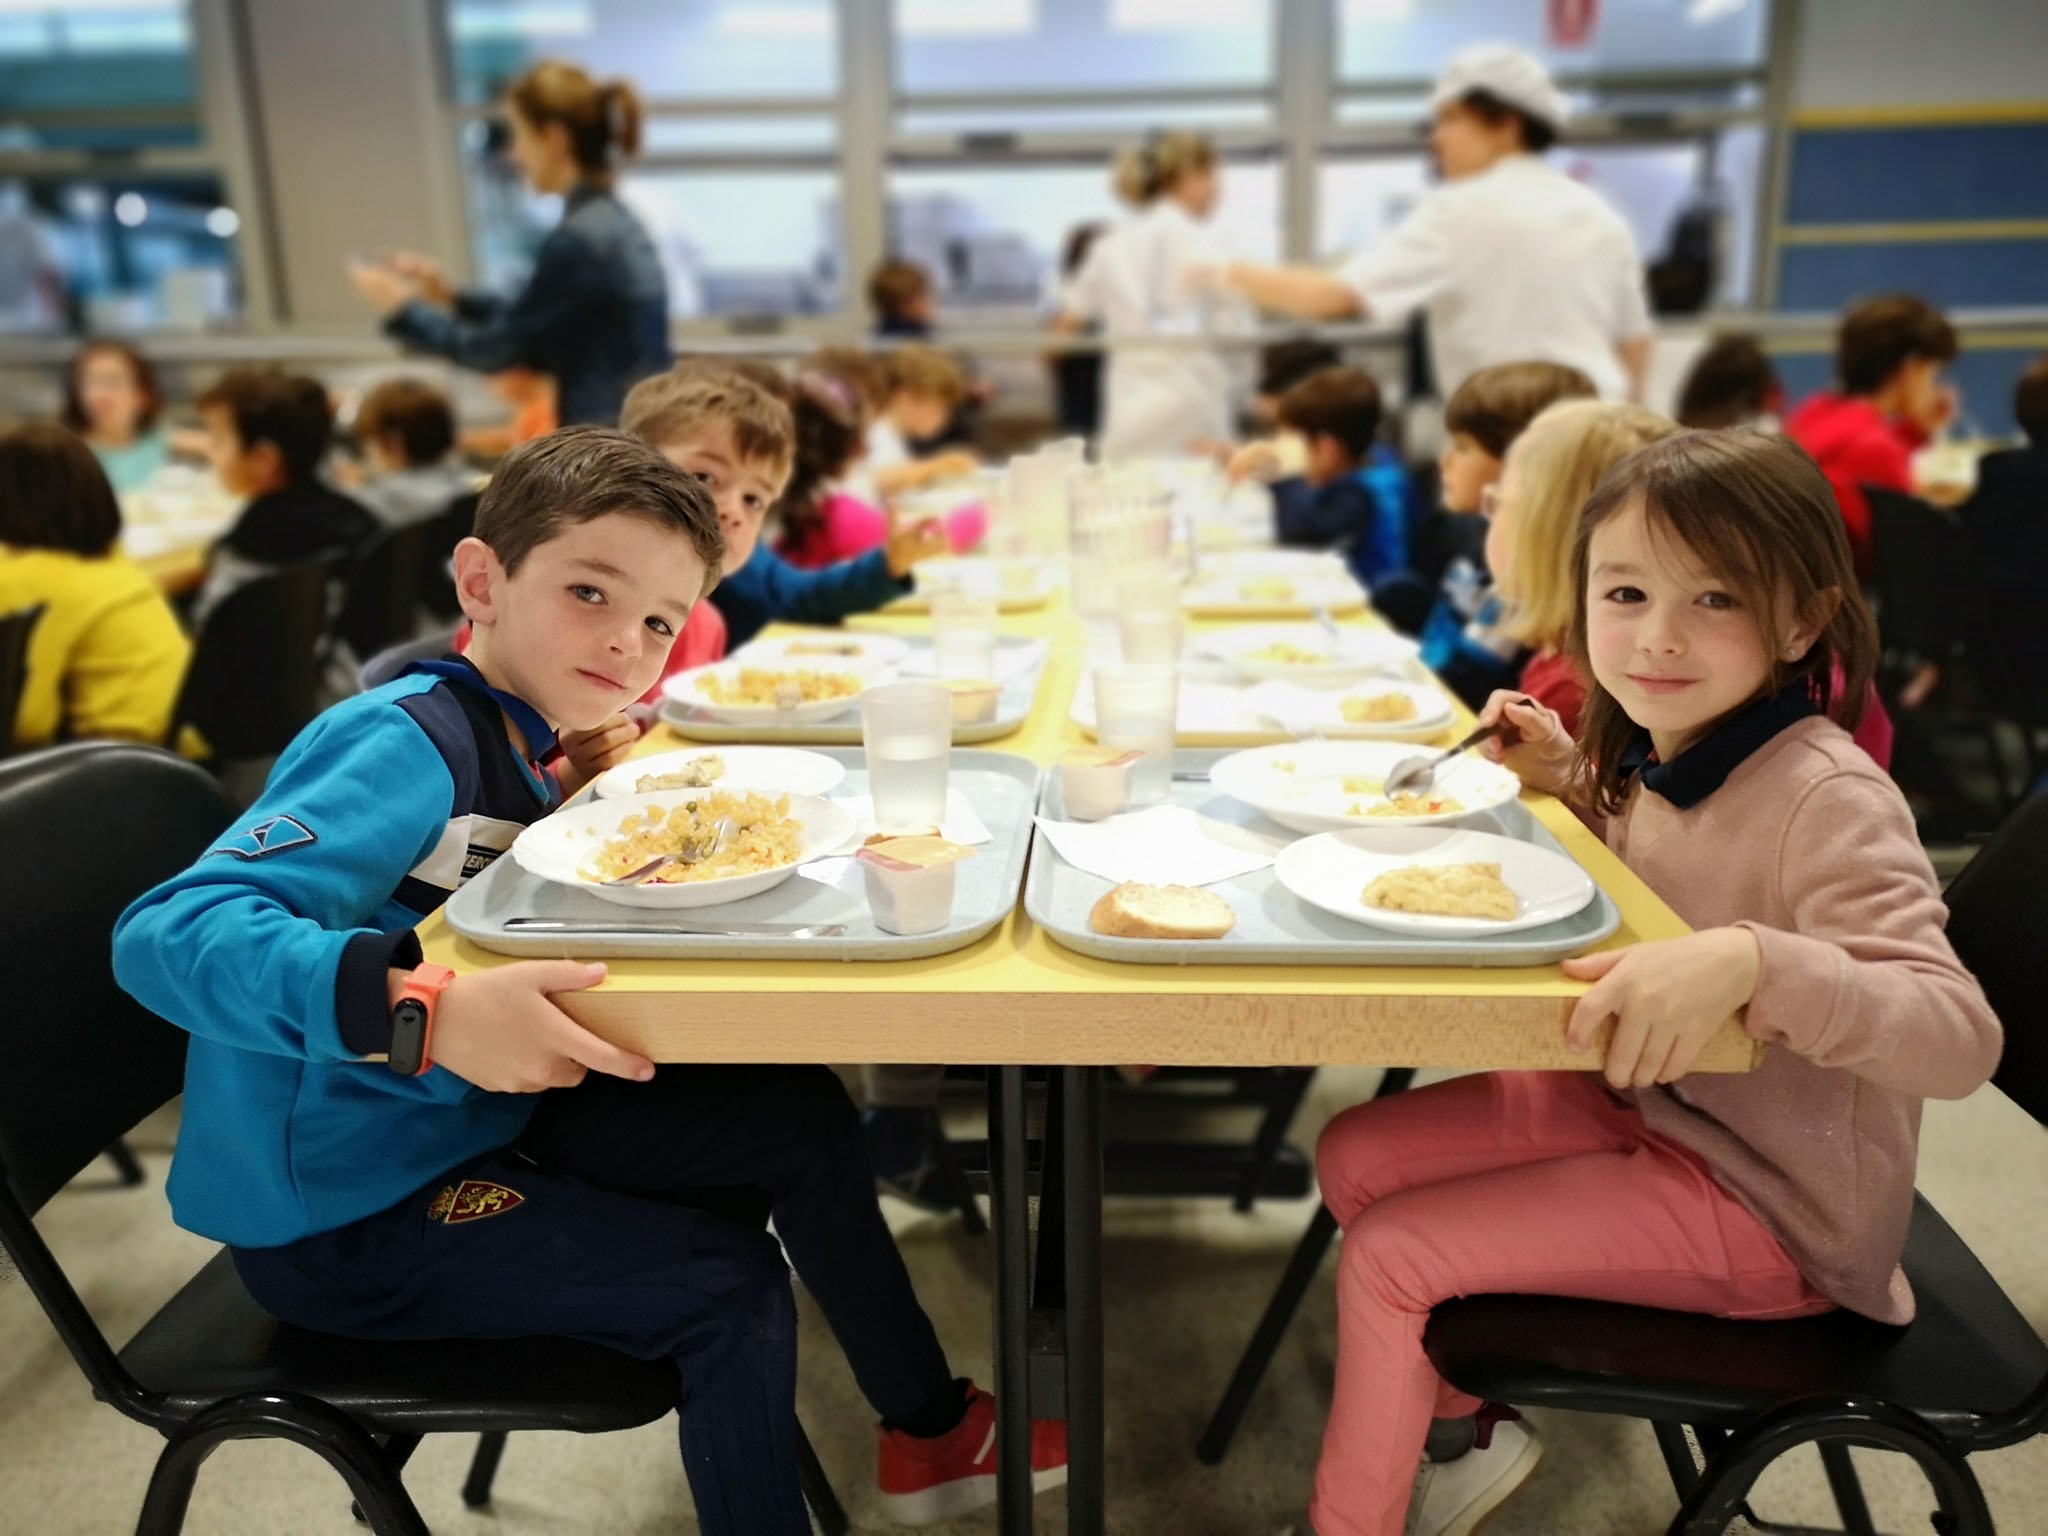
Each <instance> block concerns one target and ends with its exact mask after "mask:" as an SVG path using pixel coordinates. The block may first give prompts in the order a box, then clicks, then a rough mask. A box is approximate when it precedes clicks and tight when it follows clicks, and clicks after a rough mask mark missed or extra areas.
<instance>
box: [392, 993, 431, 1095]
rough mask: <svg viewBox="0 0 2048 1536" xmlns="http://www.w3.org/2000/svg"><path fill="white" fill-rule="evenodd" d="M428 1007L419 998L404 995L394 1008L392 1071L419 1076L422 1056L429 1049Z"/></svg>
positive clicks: (408, 1075)
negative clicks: (427, 1046)
mask: <svg viewBox="0 0 2048 1536" xmlns="http://www.w3.org/2000/svg"><path fill="white" fill-rule="evenodd" d="M426 1035H427V1009H426V1005H425V1004H423V1003H422V1002H421V1001H420V1000H419V999H418V998H416V997H403V998H400V999H399V1000H398V1006H397V1007H396V1008H394V1009H392V1010H391V1051H390V1057H389V1059H390V1062H391V1070H392V1071H394V1072H397V1073H400V1074H402V1075H403V1076H406V1077H413V1076H416V1075H418V1073H419V1070H420V1058H421V1056H422V1055H423V1054H424V1053H425V1051H426V1044H427V1040H426Z"/></svg>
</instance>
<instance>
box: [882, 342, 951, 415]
mask: <svg viewBox="0 0 2048 1536" xmlns="http://www.w3.org/2000/svg"><path fill="white" fill-rule="evenodd" d="M882 378H883V380H884V382H885V384H886V385H887V389H888V393H889V394H890V395H917V396H919V397H920V398H923V399H927V400H937V401H939V402H940V403H941V404H943V405H944V406H945V407H946V408H947V409H948V410H951V409H952V408H953V407H954V406H956V405H958V404H959V403H960V402H961V401H962V400H965V399H966V398H967V376H966V375H965V374H963V373H962V372H961V371H960V365H959V364H958V363H956V362H954V361H953V359H952V358H950V357H948V356H946V354H945V353H943V352H941V351H940V350H939V349H938V348H937V347H898V348H896V349H895V350H894V351H893V352H890V353H889V354H888V356H886V357H885V358H884V359H883V360H882Z"/></svg>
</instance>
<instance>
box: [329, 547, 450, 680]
mask: <svg viewBox="0 0 2048 1536" xmlns="http://www.w3.org/2000/svg"><path fill="white" fill-rule="evenodd" d="M432 533H433V529H432V525H431V524H428V523H410V524H407V525H406V526H405V527H403V528H385V529H381V530H380V531H378V532H377V533H375V534H373V535H371V537H370V539H369V542H367V543H366V544H365V545H364V546H363V548H362V552H361V553H360V554H358V555H357V556H356V558H355V559H354V560H353V561H352V562H351V563H350V566H349V570H348V577H347V594H346V595H345V596H344V597H343V598H342V603H341V612H340V614H339V615H337V616H336V618H335V621H334V632H333V634H332V636H331V637H330V650H331V649H332V646H333V644H334V643H335V642H339V643H341V644H345V645H346V646H347V647H348V648H349V653H350V654H351V655H352V656H354V657H356V658H357V659H358V660H360V659H361V658H363V657H366V656H374V655H376V654H377V653H378V652H379V651H382V650H386V649H388V648H389V647H391V646H394V645H397V644H399V643H400V642H401V641H405V640H410V639H411V638H412V637H413V636H414V635H415V634H416V633H417V632H418V630H419V605H420V584H421V578H422V575H423V569H422V562H423V560H424V554H425V551H426V549H427V547H428V545H429V543H430V542H431V535H432Z"/></svg>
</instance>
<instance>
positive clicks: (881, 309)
mask: <svg viewBox="0 0 2048 1536" xmlns="http://www.w3.org/2000/svg"><path fill="white" fill-rule="evenodd" d="M931 291H932V277H931V274H930V273H929V272H927V271H925V269H924V268H923V267H921V266H919V265H918V264H917V263H916V262H914V261H905V260H904V259H903V258H902V257H901V256H891V257H890V258H889V259H888V260H887V261H885V262H883V263H882V264H881V265H880V266H878V267H876V268H875V270H874V271H873V272H872V273H870V274H869V276H868V303H870V304H872V305H873V306H874V309H875V313H876V314H877V315H879V316H881V318H882V319H884V320H900V319H902V318H903V316H904V315H905V314H907V313H908V312H909V310H910V307H911V306H912V305H913V304H915V303H916V302H917V301H918V300H919V299H922V298H927V297H929V296H930V294H931Z"/></svg>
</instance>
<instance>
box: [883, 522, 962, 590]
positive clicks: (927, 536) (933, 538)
mask: <svg viewBox="0 0 2048 1536" xmlns="http://www.w3.org/2000/svg"><path fill="white" fill-rule="evenodd" d="M948 549H949V546H948V545H947V543H946V530H945V527H944V525H943V524H941V523H940V522H939V520H938V519H937V518H935V517H928V518H925V519H924V520H923V521H921V522H915V523H905V524H903V525H902V526H901V527H899V528H897V529H896V530H895V531H894V532H893V533H891V534H890V535H889V542H888V543H887V544H885V545H883V546H882V550H883V557H884V558H885V559H886V560H887V561H888V562H889V574H890V575H891V576H894V577H895V578H896V579H897V580H898V581H901V580H902V579H903V578H904V577H906V576H908V575H909V574H910V568H911V567H912V566H913V565H916V564H917V562H918V561H920V560H936V559H938V558H939V557H940V556H941V555H944V554H946V553H947V552H948Z"/></svg>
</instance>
